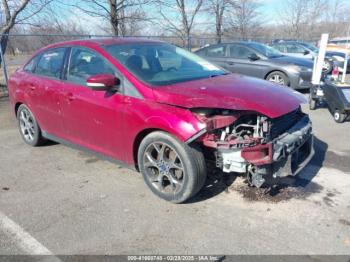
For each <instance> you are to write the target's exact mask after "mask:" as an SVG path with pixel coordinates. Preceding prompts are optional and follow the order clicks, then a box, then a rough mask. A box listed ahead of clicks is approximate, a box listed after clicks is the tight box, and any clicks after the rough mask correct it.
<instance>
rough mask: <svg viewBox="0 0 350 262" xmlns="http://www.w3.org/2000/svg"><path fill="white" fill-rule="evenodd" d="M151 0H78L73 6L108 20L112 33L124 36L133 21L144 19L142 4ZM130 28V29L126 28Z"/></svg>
mask: <svg viewBox="0 0 350 262" xmlns="http://www.w3.org/2000/svg"><path fill="white" fill-rule="evenodd" d="M151 1H152V0H80V1H77V2H76V3H75V4H73V5H72V4H70V2H69V3H68V5H71V6H75V7H76V8H78V9H80V10H82V11H83V12H85V13H86V14H88V15H90V16H93V17H100V18H103V19H106V20H107V21H109V24H110V26H111V29H112V34H113V35H115V36H120V35H121V36H125V35H127V34H128V33H132V32H130V31H132V30H133V29H135V23H137V22H140V21H146V20H148V18H147V17H146V14H145V12H144V11H143V9H142V8H141V6H142V5H145V4H149V3H150V2H151ZM128 29H131V30H128Z"/></svg>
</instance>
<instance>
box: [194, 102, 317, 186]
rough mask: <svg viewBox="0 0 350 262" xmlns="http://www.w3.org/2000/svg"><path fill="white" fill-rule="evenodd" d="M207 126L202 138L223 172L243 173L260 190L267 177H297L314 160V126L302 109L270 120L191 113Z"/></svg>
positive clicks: (225, 113) (229, 112)
mask: <svg viewBox="0 0 350 262" xmlns="http://www.w3.org/2000/svg"><path fill="white" fill-rule="evenodd" d="M192 111H193V112H194V113H195V114H196V115H197V117H198V118H199V119H200V120H201V121H203V122H205V123H206V124H207V132H206V133H205V134H204V135H203V136H201V137H200V138H199V140H200V141H201V142H202V144H203V146H204V147H206V148H208V149H209V150H210V151H211V152H212V154H213V157H214V159H215V163H216V166H217V167H218V168H220V169H221V170H222V171H223V172H226V173H230V172H236V173H244V174H246V176H247V181H248V182H249V184H251V185H253V186H256V187H261V186H262V185H263V184H264V182H265V180H266V179H265V178H266V176H268V175H271V176H272V177H274V178H276V177H283V176H288V175H296V174H297V173H298V172H299V171H300V170H301V169H302V168H303V167H304V166H305V165H306V164H307V163H308V162H309V161H310V160H311V158H312V156H313V153H314V151H313V136H312V125H311V121H310V119H309V117H308V116H307V115H306V114H304V113H303V112H302V111H301V109H300V108H298V109H296V110H294V111H292V112H290V113H288V114H286V115H283V116H280V117H278V118H273V119H271V118H268V117H267V116H263V115H259V114H257V113H256V112H247V111H234V110H211V109H195V110H192Z"/></svg>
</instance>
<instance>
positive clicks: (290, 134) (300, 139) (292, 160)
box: [272, 115, 315, 177]
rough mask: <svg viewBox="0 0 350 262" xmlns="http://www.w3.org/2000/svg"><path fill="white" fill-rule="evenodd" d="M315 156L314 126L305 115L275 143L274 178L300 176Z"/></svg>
mask: <svg viewBox="0 0 350 262" xmlns="http://www.w3.org/2000/svg"><path fill="white" fill-rule="evenodd" d="M314 154H315V151H314V147H313V135H312V124H311V121H310V119H309V117H308V116H307V115H305V116H304V117H303V118H301V119H300V121H298V122H297V123H296V125H294V126H293V127H292V128H291V129H289V130H288V131H287V132H286V133H284V134H282V135H281V136H280V137H278V138H277V139H275V140H274V141H273V155H272V159H273V163H272V173H273V176H274V177H283V176H289V175H293V176H294V175H296V174H298V173H299V172H300V171H301V170H302V169H303V168H304V167H305V166H306V165H307V164H308V163H309V162H310V160H311V159H312V157H313V155H314Z"/></svg>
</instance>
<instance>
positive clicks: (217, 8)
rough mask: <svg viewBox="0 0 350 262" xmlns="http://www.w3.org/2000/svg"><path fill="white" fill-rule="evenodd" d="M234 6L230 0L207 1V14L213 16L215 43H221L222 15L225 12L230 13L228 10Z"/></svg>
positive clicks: (222, 31)
mask: <svg viewBox="0 0 350 262" xmlns="http://www.w3.org/2000/svg"><path fill="white" fill-rule="evenodd" d="M234 5H235V4H234V1H232V0H209V1H208V6H207V10H208V13H209V14H213V15H214V16H215V35H216V41H217V43H221V40H222V36H223V34H224V29H223V27H224V15H225V13H226V12H228V11H230V8H231V7H233V6H234Z"/></svg>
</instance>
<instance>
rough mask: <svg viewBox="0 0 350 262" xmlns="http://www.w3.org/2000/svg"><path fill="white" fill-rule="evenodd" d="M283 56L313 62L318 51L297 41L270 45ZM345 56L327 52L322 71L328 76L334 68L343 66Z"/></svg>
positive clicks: (307, 44) (310, 45)
mask: <svg viewBox="0 0 350 262" xmlns="http://www.w3.org/2000/svg"><path fill="white" fill-rule="evenodd" d="M271 46H272V47H273V48H275V49H277V50H278V51H280V52H281V53H283V54H286V55H289V56H295V57H302V58H307V59H311V60H313V59H314V58H315V56H317V55H318V52H319V49H318V48H317V47H316V46H314V45H312V44H309V43H305V42H299V41H279V42H274V43H273V44H272V45H271ZM344 58H345V54H342V53H340V52H335V51H327V52H326V56H325V60H324V64H323V71H324V72H325V73H326V74H328V73H330V72H332V70H333V67H334V66H339V67H343V66H344Z"/></svg>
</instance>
